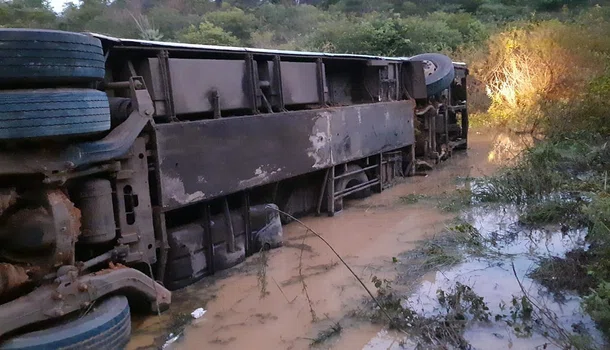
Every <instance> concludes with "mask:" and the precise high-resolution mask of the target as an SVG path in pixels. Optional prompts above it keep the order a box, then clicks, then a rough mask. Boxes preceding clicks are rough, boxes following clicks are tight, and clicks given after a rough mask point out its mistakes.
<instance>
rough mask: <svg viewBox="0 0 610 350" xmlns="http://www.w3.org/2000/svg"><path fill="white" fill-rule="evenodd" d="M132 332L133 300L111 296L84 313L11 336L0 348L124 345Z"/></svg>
mask: <svg viewBox="0 0 610 350" xmlns="http://www.w3.org/2000/svg"><path fill="white" fill-rule="evenodd" d="M130 335H131V318H130V312H129V304H128V302H127V298H126V297H124V296H114V297H110V298H108V299H106V300H104V301H102V302H100V304H99V305H97V306H94V307H93V308H92V309H91V311H90V312H89V313H87V314H86V315H85V316H83V317H78V316H75V317H73V318H71V319H70V320H68V321H65V322H64V323H63V324H61V325H58V326H55V327H51V328H47V329H45V330H42V331H37V332H31V333H26V334H23V335H19V336H16V337H14V338H12V339H9V340H8V341H6V342H5V343H3V344H1V345H0V349H7V350H8V349H10V350H46V349H65V350H72V349H73V350H81V349H104V350H114V349H123V348H124V347H125V346H126V345H127V343H128V342H129V337H130Z"/></svg>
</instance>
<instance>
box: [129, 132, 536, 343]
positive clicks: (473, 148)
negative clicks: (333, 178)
mask: <svg viewBox="0 0 610 350" xmlns="http://www.w3.org/2000/svg"><path fill="white" fill-rule="evenodd" d="M494 140H495V142H494ZM499 140H500V142H499ZM507 145H509V146H507ZM511 147H512V148H516V149H517V150H514V149H511ZM519 147H520V146H519V145H518V144H517V145H515V144H514V143H511V142H509V141H507V138H505V137H502V136H498V135H495V134H493V133H491V132H473V133H472V134H471V138H470V140H469V150H468V151H466V152H456V153H455V154H454V156H453V158H451V159H450V160H448V161H447V162H444V163H443V164H441V165H439V166H437V167H436V169H435V170H434V171H431V172H430V173H429V175H428V176H426V177H413V178H409V179H407V180H406V181H404V182H403V183H400V184H398V185H396V186H395V187H393V188H391V189H389V190H386V191H384V192H383V193H381V194H378V195H374V196H372V197H369V198H367V199H365V200H362V201H354V202H350V203H349V204H348V205H346V209H345V210H344V211H343V212H342V213H340V214H338V215H337V216H336V217H334V218H328V217H308V218H305V219H303V222H304V223H305V224H307V225H308V226H310V227H311V228H313V229H314V230H316V231H317V232H318V233H320V234H321V235H323V236H324V238H325V239H326V240H327V241H328V242H329V243H330V244H331V245H332V246H333V247H334V248H335V249H336V251H337V252H338V253H339V254H340V255H341V256H342V257H343V258H344V259H345V261H346V262H347V263H348V264H349V265H350V266H351V267H352V269H353V270H354V271H355V272H356V274H358V275H359V276H360V277H361V278H362V279H363V280H364V281H365V283H367V285H368V287H369V288H371V289H372V290H374V287H373V285H372V283H371V282H370V281H371V277H372V276H378V277H380V278H388V279H390V278H393V277H394V276H395V274H396V269H395V266H394V265H395V264H393V258H394V257H396V256H398V255H399V254H401V253H403V252H405V251H408V250H410V249H413V248H414V247H415V246H416V245H417V243H418V242H419V241H421V240H423V239H427V238H430V237H432V236H433V235H434V234H436V233H438V232H440V231H442V230H443V229H444V228H445V227H446V225H447V222H448V221H449V220H451V219H454V218H455V214H448V213H443V212H441V211H439V210H438V209H436V208H435V207H434V206H433V205H425V204H416V205H404V203H400V200H399V199H400V198H401V197H403V196H408V195H413V194H417V195H438V194H442V193H444V192H450V191H452V190H454V189H455V188H456V187H457V186H458V182H457V181H456V178H460V177H461V178H468V177H479V176H481V175H486V174H490V173H492V172H493V171H494V170H495V169H496V168H497V166H498V164H500V163H502V157H505V156H506V154H508V156H511V155H514V154H515V153H518V149H519ZM507 149H508V150H509V151H507ZM487 220H489V218H487ZM491 220H492V221H493V216H492V219H491ZM284 237H285V246H284V247H282V248H280V249H277V250H273V251H271V252H269V253H267V255H266V258H267V267H266V270H265V273H264V275H265V277H266V278H264V279H261V278H259V277H258V276H259V275H261V267H262V266H264V265H263V264H261V260H260V259H261V256H260V255H259V254H257V255H255V256H253V257H250V258H248V260H247V261H246V262H245V263H244V264H242V265H241V266H238V267H236V268H234V269H231V270H229V271H225V272H223V273H220V274H219V275H217V276H213V277H211V278H208V279H205V280H204V281H202V282H199V283H197V284H195V285H193V286H190V287H188V288H185V289H184V290H181V291H177V292H175V293H174V295H173V299H174V301H173V304H172V306H171V310H170V311H168V312H167V313H165V314H163V315H161V316H160V317H153V316H151V317H145V318H142V317H137V316H134V322H133V335H132V341H131V342H130V343H129V345H128V347H127V349H157V348H161V347H164V348H166V349H204V348H205V349H307V348H309V347H310V343H311V339H313V338H315V337H316V336H317V334H318V332H320V331H321V330H323V329H326V328H328V327H329V325H331V324H333V323H334V322H337V321H339V320H341V322H342V325H343V327H344V329H343V331H342V333H341V335H340V337H338V339H336V340H335V341H333V342H332V343H330V344H328V346H327V348H328V347H332V348H336V349H387V348H394V347H397V346H398V344H399V342H400V341H399V337H397V336H396V335H395V334H392V333H391V332H386V331H384V330H381V329H380V327H379V326H374V325H371V324H368V323H363V322H357V321H350V320H349V318H347V321H346V317H345V316H346V314H348V313H349V312H350V311H351V310H353V307H354V305H359V304H361V302H362V300H363V298H364V297H365V296H366V292H365V291H364V290H363V288H362V287H361V286H360V285H359V284H358V282H357V281H356V280H355V279H354V277H353V276H352V275H351V274H350V273H349V272H348V271H347V269H346V268H345V267H344V266H342V265H341V264H340V263H339V261H338V259H337V258H336V256H335V255H334V254H333V253H332V252H331V251H330V250H329V249H328V247H326V246H325V245H324V244H323V243H322V242H321V241H320V240H319V239H317V238H315V237H313V236H312V235H307V231H306V229H305V228H303V227H302V226H301V225H299V224H298V223H292V224H289V225H287V226H285V227H284ZM299 267H300V268H301V272H302V274H303V275H304V276H305V277H306V278H305V283H306V288H307V294H308V295H309V301H308V298H307V297H306V295H305V293H304V291H303V285H302V283H301V282H300V278H299ZM460 268H462V269H465V270H468V269H470V270H478V269H483V267H481V266H465V267H464V266H461V267H460ZM465 270H464V271H462V270H456V271H453V272H451V271H450V272H446V273H444V277H441V276H437V275H429V276H427V277H426V278H424V281H423V284H422V286H421V289H420V292H419V294H418V295H419V296H420V297H419V299H420V300H421V299H422V298H423V299H425V296H429V295H432V296H433V295H434V294H435V293H434V291H435V290H436V288H437V287H440V286H443V283H445V284H447V281H452V280H453V279H458V278H460V277H459V276H461V275H464V273H465ZM521 272H522V271H521ZM451 273H454V274H455V276H453V275H451ZM460 274H461V275H460ZM452 276H453V277H452ZM488 277H489V276H488ZM261 280H265V281H266V286H265V289H266V292H267V294H266V295H265V296H264V297H262V295H261V294H262V293H261V288H262V286H261ZM426 288H427V289H428V290H432V291H433V292H432V293H428V292H422V291H425V290H426ZM488 288H491V290H492V291H493V290H497V288H503V286H502V285H501V284H498V283H495V284H488ZM494 288H495V289H494ZM492 294H493V293H492ZM430 302H431V301H430V300H427V301H426V300H423V301H421V305H420V306H422V308H424V309H425V308H426V307H427V306H426V305H427V304H426V303H428V304H430ZM493 302H496V300H493ZM199 307H203V308H204V309H205V310H206V314H205V315H204V316H203V317H201V318H199V319H196V320H192V321H190V324H189V325H188V326H187V327H186V328H185V329H184V330H181V329H180V328H179V327H175V325H177V324H179V323H180V321H181V320H184V319H189V317H190V316H189V314H190V313H191V312H192V311H193V310H195V309H196V308H199ZM312 310H313V313H315V316H316V319H317V321H316V322H313V321H312V319H313V317H312V316H313V315H312ZM184 315H186V316H184ZM477 331H480V330H476V329H475V330H473V332H475V333H474V334H475V336H473V337H474V338H477V336H476V332H477ZM384 332H385V333H384ZM495 332H496V333H497V332H500V331H499V330H496V331H495ZM482 333H485V332H482ZM482 333H481V334H482ZM492 333H493V332H486V333H485V334H492ZM471 338H472V337H471ZM483 338H485V337H483V336H479V337H478V339H483ZM491 339H492V341H495V340H497V337H495V338H494V337H492V338H491ZM168 340H169V341H168ZM528 344H531V343H528ZM322 348H324V345H322ZM482 348H486V347H485V346H484V347H482ZM516 348H518V347H516Z"/></svg>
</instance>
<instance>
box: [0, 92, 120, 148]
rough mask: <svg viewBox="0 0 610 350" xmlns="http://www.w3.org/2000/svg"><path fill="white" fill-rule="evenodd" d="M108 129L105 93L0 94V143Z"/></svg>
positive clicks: (108, 111)
mask: <svg viewBox="0 0 610 350" xmlns="http://www.w3.org/2000/svg"><path fill="white" fill-rule="evenodd" d="M109 129H110V107H109V104H108V96H107V95H106V93H104V92H102V91H97V90H89V89H43V90H13V91H2V92H0V140H9V139H26V138H39V137H53V136H64V135H70V136H76V135H85V134H91V133H96V132H101V131H106V130H109Z"/></svg>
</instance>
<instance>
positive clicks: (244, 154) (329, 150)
mask: <svg viewBox="0 0 610 350" xmlns="http://www.w3.org/2000/svg"><path fill="white" fill-rule="evenodd" d="M155 132H156V138H155V139H156V140H157V145H156V146H157V152H158V155H159V162H160V164H158V166H157V169H158V172H159V174H158V175H159V176H158V178H159V179H160V181H161V186H160V188H161V196H160V197H161V198H160V199H161V205H162V206H163V208H164V209H165V210H171V209H175V208H178V207H182V206H185V205H189V204H192V203H195V202H199V201H202V200H207V199H212V198H216V197H219V196H224V195H228V194H231V193H235V192H238V191H241V190H244V189H248V188H252V187H256V186H260V185H264V184H268V183H272V182H276V181H280V180H284V179H287V178H290V177H294V176H298V175H302V174H306V173H309V172H312V171H315V170H319V169H324V168H327V167H329V166H331V165H335V164H341V163H343V162H345V161H348V160H353V159H358V158H362V157H365V156H368V155H372V154H377V153H381V152H383V151H386V150H391V149H396V148H401V147H404V146H407V145H410V144H412V143H413V139H414V132H413V104H412V103H411V102H409V101H400V102H388V103H375V104H371V105H359V106H350V107H340V108H328V109H318V110H306V111H296V112H286V113H274V114H266V115H256V116H248V117H234V118H225V119H216V120H202V121H194V122H180V123H169V124H159V125H156V126H155Z"/></svg>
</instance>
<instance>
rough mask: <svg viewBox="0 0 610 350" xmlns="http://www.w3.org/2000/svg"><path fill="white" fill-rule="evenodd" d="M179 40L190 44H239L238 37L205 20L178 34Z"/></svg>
mask: <svg viewBox="0 0 610 350" xmlns="http://www.w3.org/2000/svg"><path fill="white" fill-rule="evenodd" d="M180 40H181V41H182V42H186V43H190V44H204V45H226V46H237V45H239V44H240V43H239V39H237V38H236V37H234V36H233V35H231V34H230V33H227V32H225V31H224V30H223V29H222V28H220V27H217V26H215V25H214V24H212V23H210V22H207V21H204V22H201V23H200V24H199V26H194V25H191V26H190V27H189V28H188V29H187V30H186V31H185V32H184V33H182V35H180Z"/></svg>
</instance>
